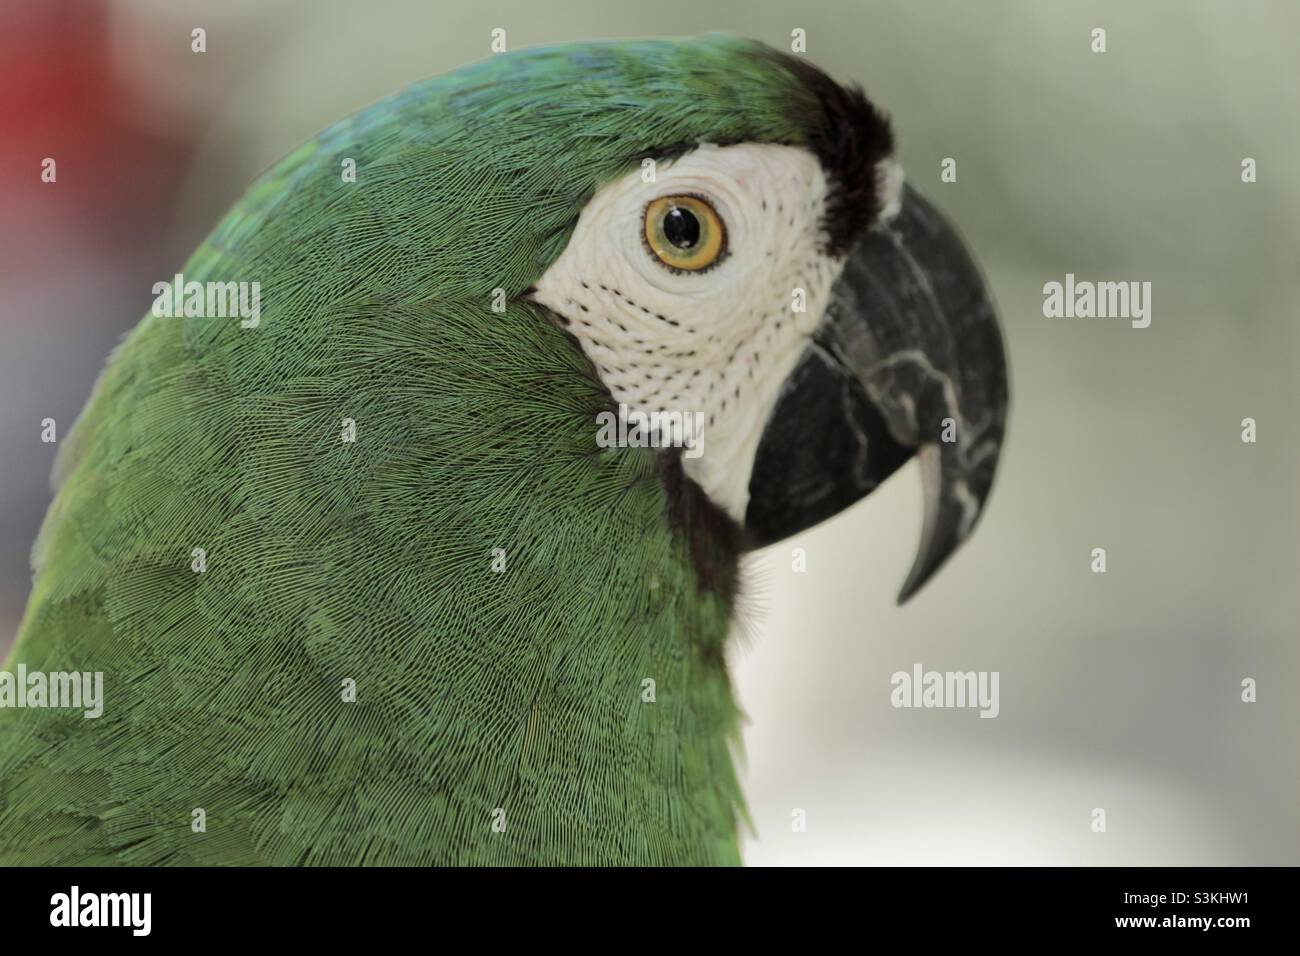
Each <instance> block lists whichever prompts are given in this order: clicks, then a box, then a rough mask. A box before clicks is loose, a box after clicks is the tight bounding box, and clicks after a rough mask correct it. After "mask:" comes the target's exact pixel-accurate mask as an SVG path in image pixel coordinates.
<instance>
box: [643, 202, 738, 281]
mask: <svg viewBox="0 0 1300 956" xmlns="http://www.w3.org/2000/svg"><path fill="white" fill-rule="evenodd" d="M645 242H646V245H647V246H649V247H650V251H651V252H653V253H654V254H655V258H657V259H658V260H659V261H660V262H662V263H663V264H664V265H666V266H667V267H668V268H670V269H673V270H677V271H682V272H701V271H703V270H704V269H707V268H709V267H710V266H712V265H714V264H715V263H717V262H718V260H719V259H721V258H722V254H723V253H724V252H725V251H726V247H727V229H726V227H725V226H724V225H723V224H722V218H721V217H720V216H719V215H718V213H717V211H716V210H714V208H713V207H712V206H710V205H709V204H708V203H707V202H705V201H704V200H703V199H701V198H700V197H698V196H663V197H660V198H659V199H656V200H654V201H652V202H651V203H650V204H649V205H648V206H646V209H645Z"/></svg>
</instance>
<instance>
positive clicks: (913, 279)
mask: <svg viewBox="0 0 1300 956" xmlns="http://www.w3.org/2000/svg"><path fill="white" fill-rule="evenodd" d="M1006 415H1007V367H1006V358H1005V356H1004V354H1003V350H1002V335H1001V332H1000V331H999V329H998V323H997V315H996V312H995V310H994V307H993V303H992V302H991V300H990V299H989V295H988V293H987V291H986V290H985V287H984V281H983V279H982V277H981V276H980V272H979V269H978V267H977V266H976V265H975V263H974V261H973V260H972V259H971V257H970V254H969V253H968V252H967V251H966V248H965V246H964V244H963V243H962V241H961V239H960V238H959V237H958V236H957V234H956V232H955V231H954V230H953V228H952V227H951V226H950V225H949V224H948V223H947V222H946V220H945V219H944V218H943V217H942V216H941V215H940V214H939V212H938V211H937V210H936V209H935V208H934V207H933V206H931V205H930V204H929V203H928V202H927V201H926V200H925V199H923V198H921V196H920V195H918V194H917V193H916V192H914V191H913V190H912V189H911V188H910V187H909V188H905V190H904V195H903V204H902V209H901V210H900V212H899V213H898V215H897V216H896V217H894V218H893V219H891V220H890V221H889V222H888V223H886V224H884V225H882V226H878V227H876V228H875V229H873V230H871V231H870V232H869V233H868V234H867V235H865V236H864V237H863V238H862V240H861V241H860V242H859V243H858V245H857V247H856V248H855V249H854V250H853V252H852V253H850V255H849V258H848V261H847V262H846V263H845V266H844V271H843V273H842V274H841V276H840V279H839V281H838V282H837V284H836V285H835V287H834V290H833V297H832V302H831V304H830V306H829V307H828V309H827V312H826V315H825V317H824V318H823V320H822V323H821V325H820V326H819V328H818V329H817V331H816V332H815V333H814V335H813V341H812V344H811V345H810V346H809V348H808V351H807V352H806V353H805V354H804V356H803V358H802V359H801V360H800V363H799V365H798V366H797V367H796V369H795V371H794V373H793V374H792V375H791V376H790V378H789V380H788V381H787V382H786V385H785V389H784V391H783V392H782V394H781V398H780V399H779V400H778V402H777V404H776V408H775V409H774V411H773V414H772V418H771V420H770V421H769V422H768V424H767V426H766V429H765V430H764V433H763V437H762V440H761V441H760V443H759V449H758V454H757V457H756V458H755V461H754V471H753V474H752V476H751V478H750V484H749V495H750V497H749V505H748V509H747V511H746V514H745V526H746V529H747V531H748V533H749V536H750V540H751V541H752V542H753V544H754V545H755V546H759V547H761V546H762V545H765V544H771V543H773V542H775V541H780V540H781V539H783V538H787V537H789V536H790V535H792V534H795V533H797V532H799V531H802V530H804V529H805V528H809V527H812V526H813V525H815V524H818V523H819V522H821V521H823V520H825V519H826V518H829V517H830V516H831V515H834V514H836V513H838V512H839V511H841V510H843V509H844V508H846V507H848V506H849V505H851V504H853V503H854V502H855V501H857V500H858V499H860V498H863V497H865V496H866V495H868V494H870V493H871V492H872V491H873V490H874V489H875V488H876V486H877V485H879V484H880V483H881V482H882V481H884V480H885V479H886V478H888V477H889V476H890V475H891V474H893V473H894V471H896V470H897V469H898V467H899V466H900V465H902V464H903V463H904V462H905V461H907V459H908V458H910V457H911V456H912V455H913V454H914V453H915V454H917V455H918V457H919V458H920V461H921V474H922V478H923V481H924V484H925V519H924V523H923V527H922V531H921V546H920V550H919V551H918V553H917V556H916V560H915V562H914V563H913V565H912V570H911V573H910V574H908V576H907V581H906V582H905V583H904V584H903V588H902V591H901V592H900V593H899V596H898V602H899V603H900V604H901V603H903V602H904V601H906V600H907V599H908V598H909V597H911V596H912V595H913V594H915V593H916V591H917V590H918V589H919V588H920V587H921V586H922V585H923V584H924V583H925V582H926V581H927V580H928V579H929V578H930V576H931V575H932V574H934V572H935V571H936V570H938V568H939V567H940V566H941V565H942V564H943V563H944V561H945V560H947V558H948V557H949V555H951V554H952V553H953V551H955V550H956V549H957V546H958V545H960V544H961V543H962V541H964V540H965V539H966V537H967V536H968V535H969V534H970V532H971V530H972V529H973V528H974V526H975V523H976V522H977V521H978V520H979V517H980V514H981V512H982V510H983V506H984V501H985V499H986V498H987V497H988V493H989V489H990V488H991V486H992V484H993V473H994V470H995V468H996V467H997V460H998V452H999V449H1000V448H1001V444H1002V435H1003V431H1004V427H1005V423H1006Z"/></svg>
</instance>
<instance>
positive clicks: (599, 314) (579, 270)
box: [533, 143, 901, 523]
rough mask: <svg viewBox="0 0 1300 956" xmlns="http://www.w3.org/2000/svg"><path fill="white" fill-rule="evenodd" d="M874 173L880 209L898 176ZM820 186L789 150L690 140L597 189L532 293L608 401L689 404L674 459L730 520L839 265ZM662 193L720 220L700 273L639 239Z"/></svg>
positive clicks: (639, 407)
mask: <svg viewBox="0 0 1300 956" xmlns="http://www.w3.org/2000/svg"><path fill="white" fill-rule="evenodd" d="M891 166H892V164H891ZM894 169H896V167H894ZM881 181H882V182H883V183H884V184H885V188H886V190H887V191H888V193H889V196H887V197H886V203H885V206H886V210H887V213H888V212H891V211H892V209H891V207H893V208H896V206H897V196H898V190H899V189H901V181H900V177H899V176H898V175H897V173H895V172H893V170H890V171H888V172H887V174H886V175H885V176H883V177H881ZM826 192H827V183H826V177H825V175H824V174H823V172H822V168H821V164H820V163H819V162H818V160H817V158H816V157H815V156H814V155H813V154H812V153H811V152H809V151H808V150H806V149H804V148H802V147H795V146H773V145H763V144H752V143H749V144H742V145H737V146H725V147H718V146H712V145H708V144H702V145H700V146H699V147H698V148H697V149H695V150H693V151H691V152H690V153H688V154H686V155H684V156H682V157H681V158H679V159H677V160H676V161H672V162H670V161H666V160H665V161H662V162H660V163H659V164H658V168H657V169H656V171H655V181H654V182H644V181H643V180H642V173H641V171H640V170H635V171H633V172H631V173H629V174H627V175H626V176H624V177H622V178H621V179H618V180H616V181H614V182H612V183H609V184H607V185H606V186H604V187H603V188H602V189H600V190H599V191H598V192H597V193H596V195H595V196H593V197H592V199H591V201H590V202H589V203H588V204H587V206H586V208H584V209H583V211H582V214H581V216H580V217H579V219H578V224H577V227H576V228H575V229H574V232H573V235H572V236H571V237H570V239H569V244H568V246H567V247H566V248H565V250H564V252H563V253H562V254H561V255H560V257H559V258H558V259H557V260H556V261H555V262H554V263H553V264H552V265H551V267H550V268H549V269H548V270H547V271H546V274H545V275H543V276H542V278H541V280H540V281H539V282H538V283H537V286H536V291H535V293H534V294H533V298H534V299H535V300H536V301H538V302H540V303H541V304H543V305H545V306H546V307H547V308H549V309H550V310H551V311H553V312H555V313H556V314H557V315H559V316H560V317H561V319H562V320H563V321H565V322H566V327H567V329H568V330H569V332H571V333H572V334H573V335H574V336H575V337H576V338H577V340H578V342H579V343H580V344H581V345H582V349H583V351H584V352H586V354H587V356H588V357H589V358H590V359H591V361H592V362H593V363H594V364H595V366H596V370H597V372H598V374H599V375H600V377H601V380H602V381H603V382H604V384H605V386H606V388H608V389H609V392H610V394H611V395H612V396H613V398H614V401H615V402H619V403H623V404H625V405H627V406H628V408H629V410H631V411H639V412H644V413H651V412H676V413H700V415H701V418H700V420H701V421H702V422H703V433H702V442H701V444H702V453H700V454H698V456H696V457H691V456H689V455H683V458H682V466H683V468H684V469H685V471H686V474H687V475H688V476H690V477H691V478H692V479H693V480H694V481H695V482H696V483H697V484H698V485H699V486H700V487H701V488H702V489H703V490H704V492H705V493H706V494H707V495H708V496H709V498H710V499H711V500H712V501H713V502H714V503H715V504H717V505H718V506H719V507H720V508H722V509H723V510H724V511H726V512H727V513H728V514H729V515H730V516H731V517H732V518H734V519H735V520H736V521H737V522H741V523H743V522H744V516H745V509H746V507H747V505H748V503H749V478H750V473H751V471H752V470H753V466H754V456H755V453H756V452H757V450H758V443H759V439H760V438H761V437H762V434H763V429H764V426H765V425H766V423H767V420H768V418H769V417H770V415H771V412H772V408H773V406H774V405H775V404H776V401H777V398H778V397H779V395H780V392H781V388H782V385H783V384H784V383H785V380H786V378H787V377H788V376H789V374H790V373H791V372H792V371H793V370H794V367H795V364H796V363H797V362H798V360H799V357H800V356H801V355H802V354H803V352H804V349H805V348H806V346H807V343H808V337H809V335H811V333H812V331H813V330H814V329H815V328H816V327H817V325H818V323H819V322H820V321H821V317H822V313H823V311H824V310H825V308H826V305H827V301H828V298H829V292H830V289H831V286H832V285H833V284H834V282H835V280H836V278H837V277H838V276H839V273H840V270H841V267H842V266H843V261H844V260H843V258H837V257H830V256H827V255H826V254H825V253H824V252H822V251H821V246H822V216H823V212H824V210H825V200H826ZM674 195H690V196H695V197H698V198H702V199H704V200H706V201H707V202H708V203H709V204H710V205H711V206H712V207H713V209H714V210H715V211H716V212H717V214H718V216H719V217H720V218H721V219H722V222H723V224H724V226H725V229H726V250H725V252H724V253H723V255H722V256H721V258H719V259H718V261H717V263H716V264H715V265H713V266H712V267H710V268H708V269H707V270H704V271H699V272H674V271H672V270H671V269H670V268H668V267H667V266H665V265H664V264H663V263H662V262H661V261H660V260H659V259H658V258H657V257H656V256H655V254H654V253H653V252H652V251H651V250H650V248H649V246H648V245H647V244H646V242H645V240H644V214H645V208H646V206H647V204H649V203H650V202H651V201H652V200H654V199H658V198H660V197H663V196H674ZM796 290H802V291H801V292H800V293H796ZM800 299H801V300H802V301H801V302H800V301H799V300H800ZM796 306H801V307H802V311H797V310H796ZM592 428H593V430H595V429H596V428H597V424H596V423H595V422H594V421H593V423H592Z"/></svg>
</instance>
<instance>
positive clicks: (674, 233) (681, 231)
mask: <svg viewBox="0 0 1300 956" xmlns="http://www.w3.org/2000/svg"><path fill="white" fill-rule="evenodd" d="M664 238H665V239H667V240H668V241H669V242H671V243H672V244H673V245H674V246H676V247H677V248H678V249H690V248H691V247H692V246H694V245H695V244H696V243H697V242H699V241H700V221H699V220H698V219H696V218H695V213H693V212H691V211H690V210H689V209H683V208H682V207H681V206H674V207H673V208H672V209H669V210H668V215H666V216H664Z"/></svg>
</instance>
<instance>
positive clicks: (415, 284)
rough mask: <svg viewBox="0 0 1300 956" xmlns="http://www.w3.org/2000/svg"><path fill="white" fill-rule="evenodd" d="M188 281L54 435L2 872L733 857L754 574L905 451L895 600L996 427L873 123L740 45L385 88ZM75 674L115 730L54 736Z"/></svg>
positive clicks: (977, 293) (976, 295)
mask: <svg viewBox="0 0 1300 956" xmlns="http://www.w3.org/2000/svg"><path fill="white" fill-rule="evenodd" d="M181 273H182V276H180V277H177V279H176V287H175V291H176V292H177V293H178V294H177V295H176V296H175V297H173V296H172V295H171V294H170V293H169V292H168V291H167V288H168V287H167V286H164V289H163V291H162V292H161V293H160V294H159V299H158V302H155V306H154V308H153V309H152V310H151V312H150V314H148V315H146V316H145V318H144V319H143V320H142V321H141V322H140V323H139V325H138V326H137V327H136V328H135V329H134V331H132V332H131V333H130V335H129V336H128V337H127V338H126V339H125V341H124V342H123V343H122V344H121V345H120V346H119V347H118V349H117V350H116V351H115V352H114V354H113V355H112V357H111V358H110V360H109V362H108V364H107V367H106V368H105V370H104V372H103V374H102V376H101V377H100V379H99V381H98V383H97V384H96V386H95V388H94V392H93V394H92V396H91V398H90V401H89V403H88V405H87V406H86V408H85V410H84V411H83V412H82V414H81V416H80V418H79V419H78V421H77V423H76V424H75V426H74V427H73V429H72V431H71V433H70V434H69V436H68V438H67V440H66V441H65V442H64V443H63V446H62V447H61V448H60V453H59V456H58V460H57V462H56V465H55V474H54V479H53V480H54V485H55V488H56V493H55V497H54V500H53V503H52V505H51V507H50V510H49V513H48V515H47V517H46V519H45V522H44V525H43V527H42V530H41V533H40V536H39V538H38V540H37V542H36V544H35V548H34V552H33V566H34V568H35V577H34V583H33V588H32V593H31V597H30V601H29V603H28V606H27V610H26V614H25V616H24V618H23V621H22V624H21V628H20V631H19V634H18V638H17V642H16V644H15V647H14V650H13V652H12V655H11V658H10V660H9V661H8V662H7V664H6V665H5V671H6V673H7V674H8V675H9V677H8V682H7V683H6V685H5V689H6V692H7V693H8V697H7V698H3V699H0V702H2V703H6V704H7V705H8V706H4V707H0V863H8V864H56V865H57V864H108V865H123V864H126V865H150V866H152V865H163V864H182V865H212V864H227V865H304V864H318V865H354V864H383V865H412V864H415V865H423V864H435V865H465V864H491V865H532V864H537V865H558V864H575V865H611V864H612V865H623V864H649V865H678V864H692V865H696V864H736V863H739V862H740V852H739V847H738V831H739V830H740V829H741V828H742V826H744V824H745V821H746V811H745V808H744V801H743V798H742V794H741V790H740V787H739V784H738V780H737V773H736V769H735V766H734V763H733V759H734V757H735V756H736V749H737V744H738V724H739V717H740V713H739V710H738V707H737V704H736V701H735V699H734V696H733V692H732V687H731V684H730V681H729V678H728V673H727V667H726V654H725V652H726V647H727V641H728V633H729V631H730V630H731V628H732V625H733V623H734V618H735V617H736V606H737V595H738V594H739V593H740V592H741V591H742V589H743V587H744V581H743V580H742V575H741V566H742V561H741V559H742V557H743V556H744V555H745V554H746V552H748V551H750V550H752V549H755V548H758V547H762V546H764V545H768V544H771V543H773V542H776V541H779V540H781V539H783V538H786V537H788V536H790V535H792V534H794V533H796V532H798V531H801V530H803V529H806V528H808V527H811V526H812V525H814V524H816V523H818V522H821V521H822V520H824V519H826V518H828V517H830V516H831V515H834V514H836V513H837V512H839V511H841V510H843V509H844V508H846V507H848V506H849V505H851V504H852V503H854V502H855V501H857V500H859V499H861V498H862V497H864V496H865V495H867V494H869V493H870V492H871V491H872V490H873V489H874V488H875V487H876V486H877V485H878V484H879V483H880V482H881V481H883V480H884V479H885V478H886V477H888V476H889V475H890V474H891V473H892V472H893V471H895V470H896V469H897V468H898V467H899V466H900V465H902V464H903V463H904V462H905V461H907V460H908V459H909V458H910V457H911V456H912V455H913V454H917V455H918V457H919V459H920V462H921V471H922V475H923V478H924V481H925V485H926V517H925V521H924V526H923V530H922V541H921V547H920V553H919V555H918V557H917V559H916V563H915V565H914V567H913V570H912V573H911V575H910V577H909V578H908V580H907V582H906V584H905V586H904V590H903V595H902V596H901V597H900V600H902V599H905V598H906V596H908V595H910V594H911V593H913V592H914V591H915V590H916V589H917V588H918V587H920V586H921V584H922V583H924V581H925V580H926V579H927V578H928V577H929V576H930V575H931V574H932V573H933V572H934V570H935V569H936V568H937V567H938V566H939V565H940V563H942V562H943V561H944V559H945V558H946V557H947V556H948V555H949V554H950V553H952V551H953V550H954V549H955V548H956V547H957V546H958V545H959V544H960V543H961V542H962V540H963V539H964V538H966V536H967V535H968V534H969V533H970V531H971V529H972V527H973V525H974V524H975V522H976V520H977V519H978V517H979V515H980V512H981V508H982V505H983V504H984V502H985V499H986V496H987V495H988V492H989V489H990V486H991V483H992V480H993V474H994V468H995V464H996V460H997V456H998V450H999V447H1000V444H1001V441H1002V436H1003V432H1004V423H1005V419H1006V410H1007V403H1008V396H1007V384H1006V367H1005V360H1004V356H1003V349H1002V344H1001V337H1000V333H999V330H998V326H997V320H996V316H995V312H994V309H993V306H992V304H991V302H990V298H989V296H988V294H987V293H986V291H985V287H984V284H983V282H982V280H981V278H980V274H979V271H978V269H977V268H976V266H975V265H974V263H973V262H972V260H971V258H970V256H969V255H968V253H967V252H966V251H965V249H964V247H963V245H962V243H961V241H960V240H959V239H958V238H957V237H956V235H955V234H954V232H953V231H952V230H951V228H950V227H949V226H948V225H947V224H946V222H945V221H944V220H943V218H941V217H940V215H939V214H938V213H937V212H936V211H935V210H934V208H933V207H931V206H930V205H929V204H927V202H926V201H925V200H924V199H922V198H921V197H920V196H919V195H918V194H917V193H916V192H914V191H913V190H912V189H911V188H910V187H907V186H905V185H904V183H903V178H902V173H901V169H900V166H899V164H898V162H897V160H896V158H895V150H894V141H893V135H892V133H891V129H890V125H889V122H888V120H887V118H886V117H885V115H884V114H883V113H881V112H880V111H879V110H878V109H877V108H876V107H875V106H873V105H872V104H871V103H870V102H869V101H868V100H867V99H866V98H865V97H864V95H863V94H862V92H861V91H860V90H858V89H856V88H846V87H842V86H840V85H837V84H836V83H835V82H834V81H832V80H831V79H829V78H828V77H827V76H826V75H825V74H824V73H822V72H821V71H819V70H818V69H817V68H816V67H814V66H812V65H811V64H809V63H808V62H807V61H806V60H804V59H802V58H798V57H794V56H790V55H787V54H783V53H779V52H776V51H774V50H772V49H770V48H767V47H765V46H763V45H761V44H758V43H755V42H752V41H747V40H742V39H737V38H733V37H727V36H706V37H701V38H693V39H668V40H652V41H617V42H593V43H583V44H577V45H568V46H557V47H551V48H542V49H533V50H524V51H520V52H513V53H509V54H503V55H498V56H494V57H492V58H490V59H488V60H486V61H484V62H481V63H477V64H474V65H471V66H469V67H466V68H464V69H461V70H459V71H456V72H453V73H450V74H447V75H444V76H441V77H438V78H435V79H432V80H429V81H426V82H422V83H419V84H417V85H414V86H412V87H409V88H407V89H405V90H403V91H402V92H399V93H397V94H396V95H394V96H392V97H391V98H389V99H387V100H384V101H382V102H380V103H377V104H375V105H374V106H372V107H369V108H367V109H365V110H362V111H361V112H359V113H357V114H355V115H353V116H351V117H349V118H347V119H344V120H342V121H341V122H339V123H337V124H336V125H334V126H332V127H330V128H329V129H327V130H325V131H324V132H322V133H321V134H319V135H318V136H316V137H315V138H314V139H312V140H311V141H310V142H308V143H307V144H306V145H304V146H302V147H301V148H299V149H298V150H296V151H295V152H293V153H292V154H291V155H289V156H288V157H287V158H286V159H284V160H283V161H282V162H280V163H279V164H278V165H276V166H275V167H273V168H272V169H271V170H269V171H268V172H267V173H266V174H265V175H263V176H262V177H261V178H260V179H259V180H258V181H257V182H256V183H255V184H254V185H253V186H252V187H251V188H250V189H249V191H248V192H247V194H246V195H245V196H244V197H243V198H242V199H240V200H239V202H238V203H237V204H236V205H235V206H234V208H233V209H231V211H230V212H229V213H228V214H227V215H226V216H225V218H224V219H223V220H222V221H221V222H220V223H219V224H218V225H217V226H216V228H215V230H214V231H213V232H212V233H211V235H210V236H209V237H208V238H207V239H206V240H205V241H204V242H203V243H202V245H201V246H200V247H199V248H198V249H197V250H196V251H195V252H194V254H193V255H192V256H191V257H190V259H189V261H188V262H186V263H185V264H184V266H183V268H182V270H181ZM241 284H242V285H241ZM194 288H197V289H198V290H199V292H198V293H197V294H192V292H191V290H192V289H194ZM214 288H216V289H218V290H223V294H224V293H225V292H228V293H229V295H230V296H231V297H234V296H235V294H236V289H237V288H238V289H239V290H242V291H241V292H240V301H241V302H245V303H247V300H248V296H246V295H244V293H245V292H246V291H247V290H248V289H250V288H251V289H252V290H253V296H252V298H253V301H254V302H255V303H256V308H255V309H254V314H251V317H250V314H249V313H243V312H241V313H239V314H238V315H234V316H233V317H232V313H231V312H230V310H229V309H225V310H223V309H222V307H221V305H220V303H218V305H217V306H215V307H214V306H213V293H212V290H213V289H214ZM204 290H206V293H205V292H204ZM155 291H158V290H157V289H156V290H155ZM205 296H206V297H205ZM181 300H183V303H184V307H183V308H180V309H179V312H180V314H169V311H168V307H167V306H168V303H169V302H171V303H172V304H175V303H177V302H180V301H181ZM160 304H161V308H160ZM205 305H206V309H205V308H204V307H205ZM171 311H172V312H175V311H178V310H177V309H172V310H171ZM212 313H221V314H212ZM24 674H25V675H26V678H25V680H26V683H23V682H21V681H18V676H19V675H24ZM58 674H80V675H91V674H95V675H100V677H101V678H102V701H101V702H100V705H101V707H102V712H101V713H100V714H99V715H98V716H87V714H88V713H90V711H88V710H87V711H85V712H83V710H84V709H75V708H72V707H67V706H51V705H52V704H53V703H54V701H53V700H52V699H47V700H45V702H44V703H45V706H41V700H40V699H39V698H40V695H39V694H37V693H35V691H34V688H35V686H36V685H35V684H34V683H33V682H34V681H35V682H37V683H39V682H41V681H48V685H47V687H46V692H47V693H50V692H52V690H53V688H54V686H55V682H56V681H57V680H58V679H59V678H57V677H56V676H53V675H58ZM33 675H35V676H33ZM42 675H51V676H48V677H44V676H42ZM64 691H65V695H64V699H65V701H66V699H67V693H66V691H67V687H66V686H65V687H64ZM15 694H16V695H18V696H17V697H15ZM24 695H25V696H24ZM51 696H52V695H51ZM18 697H22V698H23V700H22V703H21V704H18V703H16V701H17V700H18Z"/></svg>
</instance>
